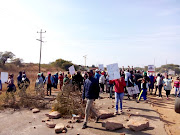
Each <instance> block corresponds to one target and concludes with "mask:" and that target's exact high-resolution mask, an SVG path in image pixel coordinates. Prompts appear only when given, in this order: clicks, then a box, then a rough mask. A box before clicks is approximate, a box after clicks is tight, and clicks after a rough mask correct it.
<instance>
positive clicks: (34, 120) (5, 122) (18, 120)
mask: <svg viewBox="0 0 180 135" xmlns="http://www.w3.org/2000/svg"><path fill="white" fill-rule="evenodd" d="M101 96H102V97H104V99H100V100H96V102H95V105H96V106H99V107H100V108H102V109H105V110H108V111H110V112H114V111H115V109H114V108H112V105H114V104H115V103H114V99H113V100H112V99H108V98H107V97H108V95H107V94H102V95H101ZM125 98H126V97H125ZM123 107H124V108H123V109H124V114H122V115H118V116H116V117H114V118H115V119H118V120H119V121H120V122H122V123H123V124H124V125H125V124H126V123H127V121H126V120H125V119H129V114H131V117H139V116H140V117H145V118H147V119H149V121H150V127H149V128H148V129H146V130H143V131H139V132H133V131H131V130H129V129H127V128H123V129H120V130H116V131H113V132H111V131H106V130H105V128H104V127H102V124H101V122H102V120H100V122H99V123H95V122H94V120H91V121H89V123H88V126H89V128H87V129H85V130H83V129H81V128H82V125H83V123H75V124H73V126H74V128H73V129H68V132H67V133H66V134H67V135H76V134H77V133H79V134H80V135H110V134H111V135H119V134H120V133H126V135H132V134H133V135H154V134H156V135H166V132H165V129H164V123H163V122H162V121H161V120H160V117H159V114H158V113H156V112H155V111H154V110H153V109H152V108H151V105H150V104H147V103H145V102H144V101H142V102H140V103H139V104H137V103H136V102H135V101H133V100H131V101H129V100H124V102H123ZM126 109H130V111H129V112H127V110H126ZM48 112H49V110H42V111H41V112H40V113H37V114H33V113H32V112H31V111H30V110H21V111H15V112H14V111H13V110H5V111H1V112H0V120H1V122H0V134H1V135H32V134H33V135H41V134H43V135H50V134H51V135H53V134H55V132H54V129H50V128H47V127H46V125H45V123H42V122H41V120H42V118H44V117H45V114H46V113H48ZM136 112H138V113H139V114H136ZM53 121H54V123H64V125H67V124H68V121H69V119H62V118H61V119H55V120H53Z"/></svg>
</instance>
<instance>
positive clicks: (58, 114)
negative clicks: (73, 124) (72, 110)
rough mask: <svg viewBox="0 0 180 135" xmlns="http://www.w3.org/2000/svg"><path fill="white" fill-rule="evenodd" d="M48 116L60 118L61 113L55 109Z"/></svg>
mask: <svg viewBox="0 0 180 135" xmlns="http://www.w3.org/2000/svg"><path fill="white" fill-rule="evenodd" d="M46 116H48V117H49V118H50V119H59V118H60V117H61V114H60V113H59V112H58V111H53V112H50V113H49V114H48V115H46Z"/></svg>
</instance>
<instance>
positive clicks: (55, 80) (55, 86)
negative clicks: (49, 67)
mask: <svg viewBox="0 0 180 135" xmlns="http://www.w3.org/2000/svg"><path fill="white" fill-rule="evenodd" d="M57 85H58V72H56V74H55V75H54V88H55V89H57Z"/></svg>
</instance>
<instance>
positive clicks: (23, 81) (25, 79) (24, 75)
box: [22, 74, 30, 89]
mask: <svg viewBox="0 0 180 135" xmlns="http://www.w3.org/2000/svg"><path fill="white" fill-rule="evenodd" d="M22 83H23V84H24V86H25V88H26V89H27V88H28V87H29V85H30V80H29V79H28V78H27V76H26V74H23V75H22Z"/></svg>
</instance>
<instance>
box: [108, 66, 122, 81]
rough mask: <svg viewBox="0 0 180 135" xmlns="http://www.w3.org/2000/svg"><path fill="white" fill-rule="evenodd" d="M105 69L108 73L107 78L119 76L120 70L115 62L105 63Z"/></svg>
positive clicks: (113, 78)
mask: <svg viewBox="0 0 180 135" xmlns="http://www.w3.org/2000/svg"><path fill="white" fill-rule="evenodd" d="M107 71H108V75H109V80H115V79H119V78H120V72H119V67H118V64H117V63H115V64H110V65H107Z"/></svg>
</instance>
